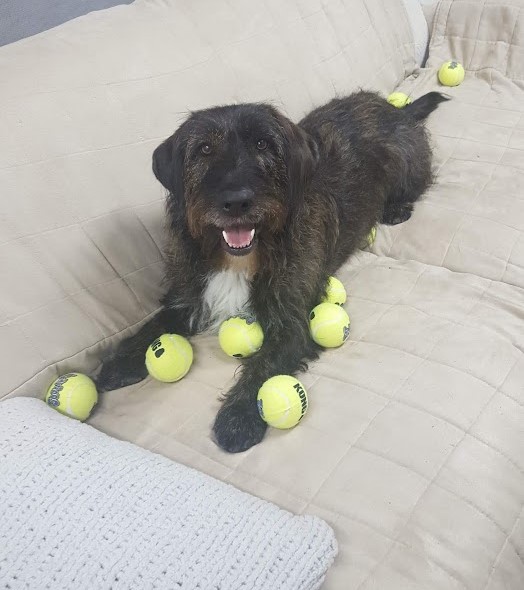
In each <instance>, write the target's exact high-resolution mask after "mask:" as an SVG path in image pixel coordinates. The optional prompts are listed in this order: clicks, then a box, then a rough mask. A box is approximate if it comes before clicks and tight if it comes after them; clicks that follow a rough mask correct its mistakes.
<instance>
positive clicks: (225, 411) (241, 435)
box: [213, 402, 267, 453]
mask: <svg viewBox="0 0 524 590" xmlns="http://www.w3.org/2000/svg"><path fill="white" fill-rule="evenodd" d="M266 429H267V424H266V423H265V422H264V421H263V420H262V418H261V417H260V414H259V413H258V409H257V406H256V403H255V402H253V404H252V406H251V405H248V404H246V403H245V402H242V403H236V404H235V403H232V404H227V403H226V404H225V405H224V406H222V408H221V409H220V411H219V412H218V414H217V417H216V420H215V424H214V426H213V433H214V435H215V440H216V442H217V444H218V446H219V447H221V448H222V449H224V450H225V451H228V452H229V453H241V452H242V451H247V449H249V448H251V447H252V446H253V445H256V444H258V443H259V442H260V441H261V440H262V439H263V438H264V434H265V432H266Z"/></svg>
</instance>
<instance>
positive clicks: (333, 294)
mask: <svg viewBox="0 0 524 590" xmlns="http://www.w3.org/2000/svg"><path fill="white" fill-rule="evenodd" d="M346 299H347V295H346V289H345V288H344V285H343V284H342V283H341V282H340V281H339V280H338V279H337V278H336V277H329V279H328V282H327V287H326V295H325V297H322V299H321V302H322V303H324V302H327V303H335V304H336V305H342V304H343V303H345V302H346Z"/></svg>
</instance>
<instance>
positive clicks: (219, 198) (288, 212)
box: [97, 92, 446, 452]
mask: <svg viewBox="0 0 524 590" xmlns="http://www.w3.org/2000/svg"><path fill="white" fill-rule="evenodd" d="M443 100H446V98H445V97H444V96H442V95H441V94H439V93H437V92H431V93H429V94H426V95H425V96H422V97H421V98H419V99H418V100H416V101H414V102H413V103H412V104H410V105H408V106H406V107H405V108H403V109H397V108H395V107H393V106H391V105H390V104H388V103H387V102H386V101H385V100H384V99H383V98H381V97H380V96H379V95H377V94H375V93H372V92H357V93H355V94H352V95H351V96H349V97H347V98H341V99H335V100H332V101H331V102H330V103H328V104H327V105H325V106H323V107H320V108H318V109H316V110H314V111H313V112H311V113H310V114H309V115H307V116H306V117H305V118H304V119H303V120H302V121H301V122H300V123H299V124H298V125H296V124H294V123H292V122H291V121H290V120H289V119H287V118H286V117H284V116H283V115H282V114H281V113H279V112H278V111H277V110H276V109H275V108H273V107H272V106H269V105H266V104H240V105H232V106H222V107H215V108H211V109H207V110H203V111H198V112H195V113H193V114H191V116H190V117H189V118H188V119H187V120H186V121H185V122H184V123H183V124H182V126H181V127H180V128H179V129H178V130H177V131H176V133H175V134H174V135H172V136H171V137H170V138H169V139H167V140H166V141H164V143H162V144H161V145H160V146H159V147H158V148H157V149H156V150H155V152H154V154H153V171H154V173H155V175H156V177H157V179H158V180H159V181H160V182H161V183H162V184H163V185H164V187H165V188H166V189H167V190H168V191H169V194H168V197H167V215H168V222H169V230H170V234H169V245H168V251H167V279H168V284H169V287H168V289H167V292H166V294H165V296H164V298H163V300H162V304H163V308H162V310H161V311H160V312H159V313H158V314H157V315H156V316H155V317H154V318H153V319H152V320H151V321H149V322H148V323H147V324H145V325H144V326H143V327H142V329H141V330H140V331H139V332H138V333H137V334H135V335H134V336H132V337H130V338H129V339H127V340H125V341H124V342H122V343H121V345H120V347H119V348H118V349H117V350H116V352H115V353H114V354H113V355H112V356H110V357H109V358H108V359H107V360H106V361H105V363H104V364H103V367H102V370H101V372H100V374H99V376H98V379H97V381H98V387H99V389H100V390H101V391H107V390H110V389H116V388H119V387H124V386H126V385H130V384H131V383H136V382H137V381H140V380H142V379H144V378H145V377H146V374H147V372H146V368H145V364H144V355H145V351H146V349H147V347H148V345H149V344H150V343H151V342H152V341H153V340H154V339H155V338H156V337H158V336H160V335H161V334H163V333H165V332H173V333H177V334H182V335H185V336H191V335H193V334H196V333H198V332H202V331H205V330H208V329H212V328H216V327H217V326H218V325H219V324H220V323H221V322H222V321H223V320H225V319H227V318H228V317H230V316H232V315H235V314H238V313H243V312H248V313H251V314H253V315H254V316H256V318H257V320H258V321H259V322H260V324H261V325H262V328H263V330H264V344H263V346H262V348H261V350H260V351H259V352H258V353H257V354H256V355H255V356H253V357H251V358H248V359H246V360H245V361H244V363H243V368H242V372H241V374H240V377H239V379H238V380H237V382H236V384H235V385H234V386H233V388H232V389H231V391H229V393H227V395H226V396H225V398H224V402H223V405H222V407H221V409H220V411H219V412H218V415H217V417H216V420H215V424H214V426H213V430H214V436H215V440H216V442H217V443H218V444H219V445H220V447H222V448H223V449H225V450H227V451H230V452H239V451H244V450H246V449H249V448H250V447H251V446H252V445H255V444H257V443H259V442H260V441H261V440H262V438H263V436H264V433H265V431H266V424H265V422H263V421H262V419H261V418H260V416H259V414H258V410H257V404H256V397H257V393H258V390H259V388H260V386H261V385H262V383H263V382H264V381H265V380H266V379H268V378H269V377H271V376H273V375H277V374H292V373H296V372H297V371H299V370H300V369H303V368H305V366H306V363H307V361H308V360H311V359H314V358H316V357H317V356H318V353H319V351H320V350H321V349H320V348H319V347H318V346H317V345H316V344H315V343H314V342H313V341H312V340H311V338H310V336H309V331H308V315H309V312H310V311H311V309H312V308H313V307H314V306H315V305H316V304H317V303H318V302H319V300H320V298H321V297H322V295H323V293H324V291H325V287H326V281H327V278H328V277H329V276H330V275H333V274H335V273H336V271H337V269H338V268H339V267H340V266H341V265H342V264H343V263H344V261H346V260H347V258H348V257H349V256H350V255H351V254H352V253H353V252H354V251H355V250H356V249H357V248H358V247H359V246H360V245H361V244H362V242H363V241H364V240H365V238H366V236H367V234H368V232H369V231H370V230H371V228H372V227H373V226H374V225H375V224H376V223H380V222H382V223H387V224H396V223H401V222H403V221H406V220H407V219H409V217H410V215H411V212H412V209H413V203H414V202H415V201H416V200H417V199H418V198H419V197H420V195H421V194H422V193H423V192H424V191H425V190H426V188H427V187H428V185H429V184H430V182H431V178H432V176H431V150H430V147H429V144H428V139H427V135H426V131H425V129H424V125H423V120H424V119H425V118H426V117H427V116H428V115H429V114H430V113H431V112H432V111H433V110H434V109H435V108H436V107H437V106H438V104H439V103H440V102H441V101H443Z"/></svg>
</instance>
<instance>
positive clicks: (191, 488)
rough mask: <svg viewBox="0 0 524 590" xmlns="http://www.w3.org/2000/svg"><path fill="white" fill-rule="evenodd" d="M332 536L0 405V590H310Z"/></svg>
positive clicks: (328, 558)
mask: <svg viewBox="0 0 524 590" xmlns="http://www.w3.org/2000/svg"><path fill="white" fill-rule="evenodd" d="M336 551H337V545H336V541H335V538H334V535H333V531H332V530H331V528H330V527H329V526H328V525H327V524H326V523H325V522H324V521H322V520H320V519H319V518H316V517H313V516H294V515H292V514H290V513H289V512H286V511H284V510H281V509H280V508H278V507H277V506H275V505H274V504H271V503H269V502H266V501H263V500H260V499H258V498H255V497H254V496H251V495H249V494H246V493H244V492H241V491H239V490H237V489H236V488H234V487H232V486H230V485H227V484H225V483H222V482H220V481H217V480H215V479H213V478H211V477H208V476H207V475H204V474H202V473H199V472H198V471H195V470H193V469H190V468H188V467H184V466H183V465H179V464H177V463H174V462H172V461H170V460H169V459H166V458H165V457H161V456H159V455H155V454H153V453H151V452H149V451H145V450H143V449H140V448H139V447H136V446H135V445H132V444H130V443H125V442H122V441H118V440H115V439H112V438H110V437H109V436H107V435H105V434H102V433H101V432H98V431H97V430H95V429H94V428H92V427H90V426H87V425H85V424H81V423H79V422H77V421H75V420H71V419H69V418H66V417H64V416H62V415H60V414H58V412H56V411H55V410H53V409H51V408H49V407H48V406H46V405H45V404H44V403H43V402H41V401H39V400H36V399H29V398H18V399H11V400H7V401H5V402H2V403H0V588H1V589H2V590H4V589H11V590H17V589H19V588H25V589H27V588H28V589H30V590H33V589H34V590H44V589H49V590H60V589H64V590H65V589H67V590H83V589H85V590H104V589H108V590H109V589H112V590H118V589H122V590H134V589H137V590H148V589H153V588H162V589H166V590H189V589H193V588H195V589H196V588H199V589H200V590H236V589H237V588H238V589H242V590H258V589H260V590H262V589H263V590H278V589H283V590H292V589H293V590H295V589H296V590H299V589H301V590H310V589H314V588H319V587H320V586H321V584H322V581H323V579H324V576H325V574H326V572H327V569H328V568H329V566H330V565H331V563H332V562H333V559H334V557H335V555H336Z"/></svg>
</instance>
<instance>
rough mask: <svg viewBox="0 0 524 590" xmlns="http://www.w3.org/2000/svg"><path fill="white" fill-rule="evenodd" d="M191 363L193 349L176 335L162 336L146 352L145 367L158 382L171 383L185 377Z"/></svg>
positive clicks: (181, 337) (182, 338)
mask: <svg viewBox="0 0 524 590" xmlns="http://www.w3.org/2000/svg"><path fill="white" fill-rule="evenodd" d="M192 363H193V348H192V347H191V344H189V341H188V340H186V339H185V338H184V337H183V336H179V335H178V334H162V336H160V338H157V339H156V340H155V341H154V342H153V343H152V344H151V345H150V346H149V348H148V349H147V351H146V367H147V370H148V372H149V374H150V375H151V377H154V378H155V379H157V380H158V381H164V383H172V382H173V381H178V380H179V379H182V377H185V375H186V374H187V372H188V371H189V369H190V368H191V365H192Z"/></svg>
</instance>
